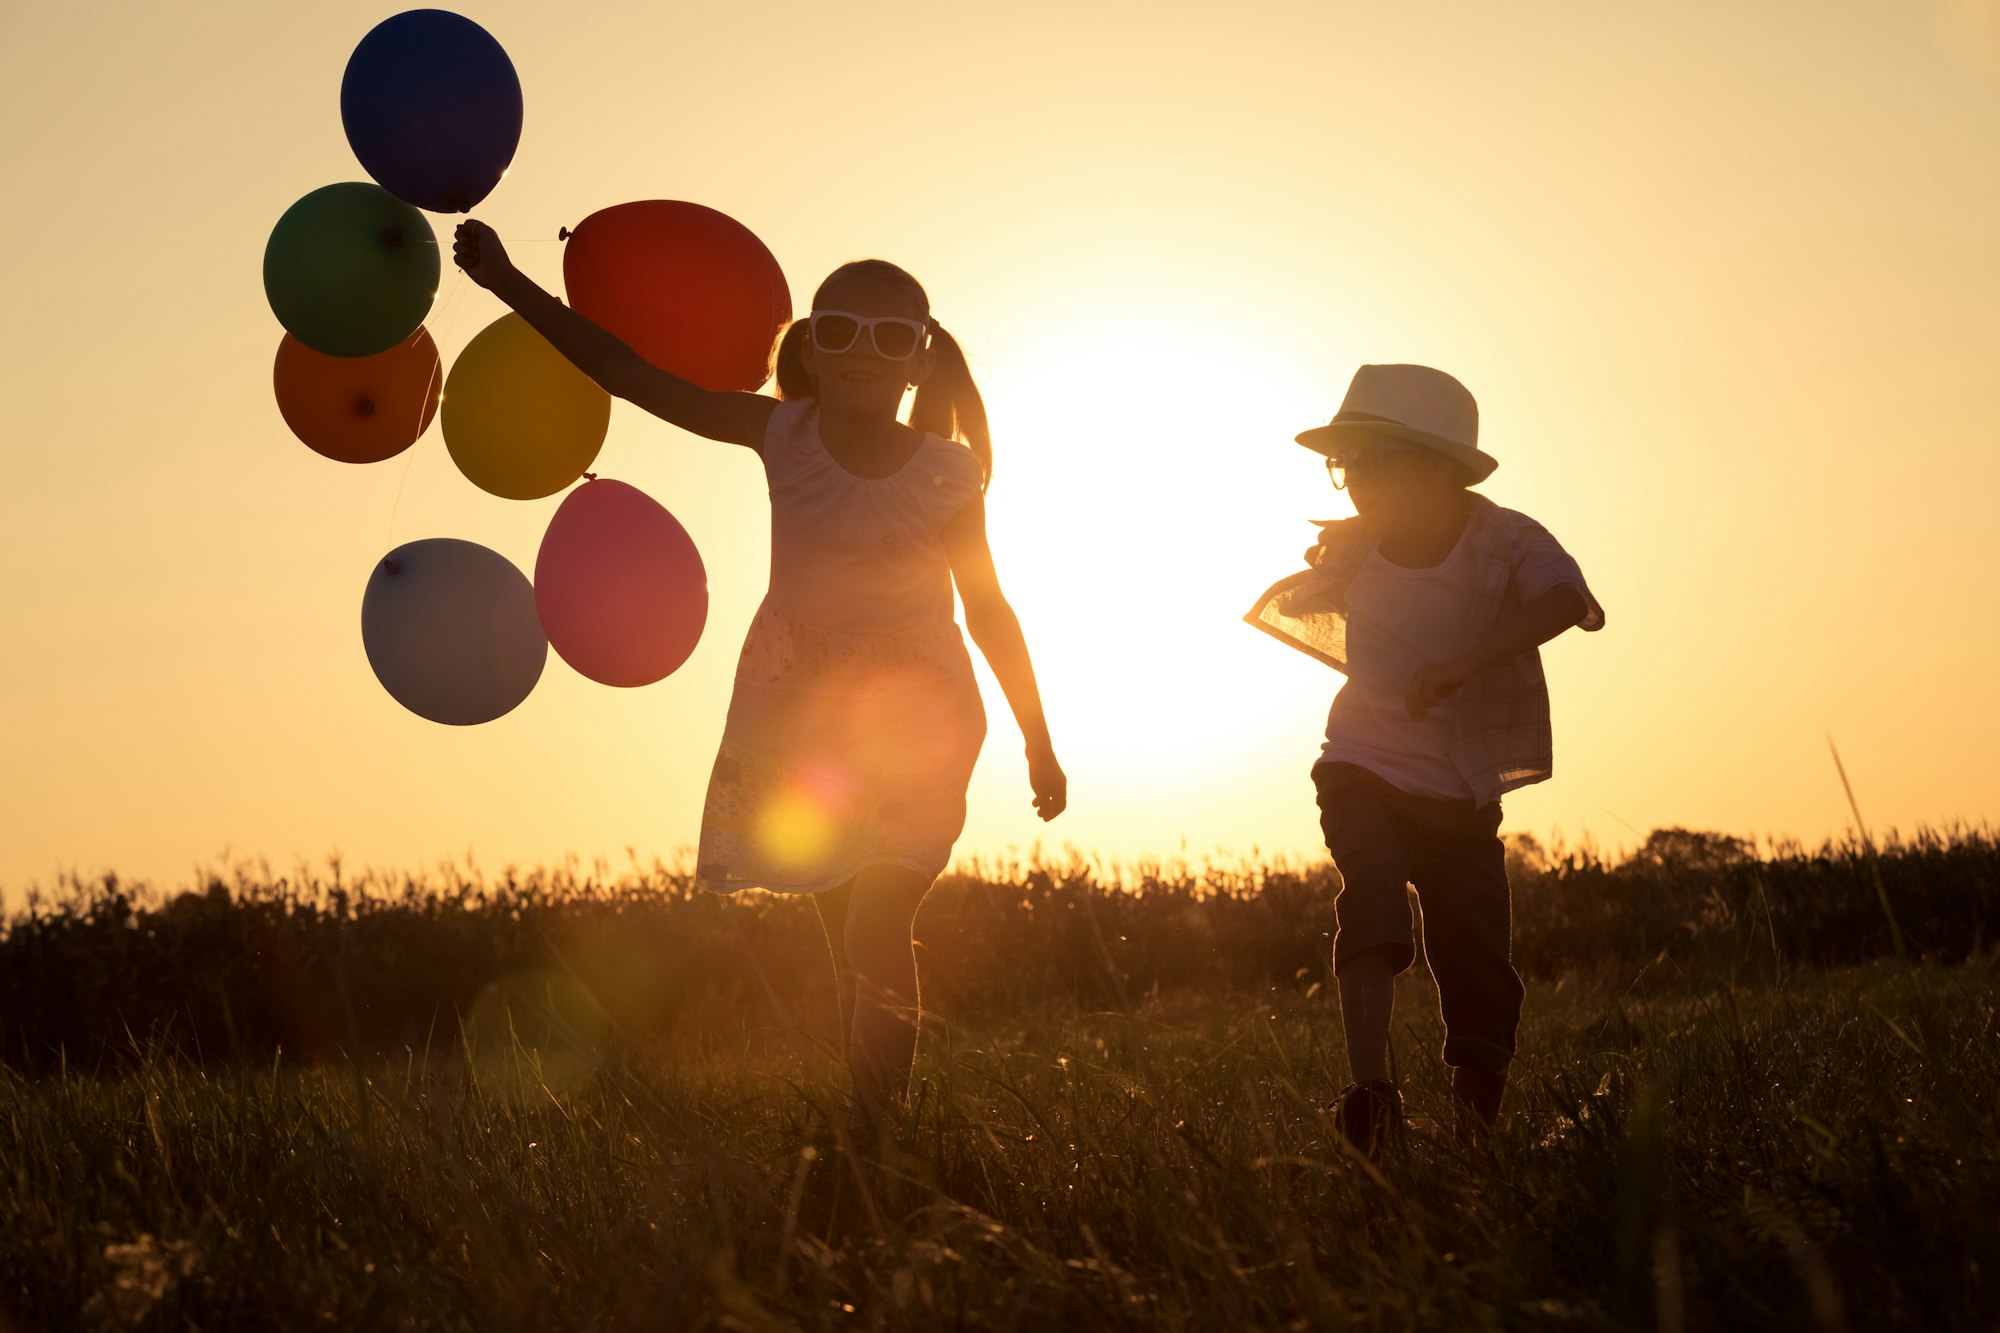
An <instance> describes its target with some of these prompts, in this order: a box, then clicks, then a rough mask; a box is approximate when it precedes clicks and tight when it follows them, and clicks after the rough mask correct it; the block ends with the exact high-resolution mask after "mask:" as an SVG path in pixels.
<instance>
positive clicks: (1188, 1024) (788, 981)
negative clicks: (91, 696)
mask: <svg viewBox="0 0 2000 1333" xmlns="http://www.w3.org/2000/svg"><path fill="white" fill-rule="evenodd" d="M1874 851H1875V852H1876V853H1878V854H1879V855H1875V856H1873V857H1871V855H1870V851H1869V849H1868V848H1867V847H1863V846H1860V845H1846V844H1839V845H1831V846H1828V847H1824V848H1821V849H1819V850H1818V851H1815V852H1806V851H1804V850H1802V849H1798V848H1777V849H1770V850H1767V851H1765V852H1764V853H1763V854H1756V853H1755V852H1754V851H1753V849H1751V848H1750V847H1748V846H1747V845H1746V844H1743V843H1741V842H1738V841H1736V840H1733V839H1728V838H1721V837H1717V836H1715V835H1702V834H1690V833H1687V832H1685V831H1680V830H1665V831H1662V832H1660V833H1657V834H1655V835H1654V836H1653V837H1652V838H1650V839H1649V840H1648V841H1647V843H1646V845H1645V846H1644V847H1643V848H1642V849H1641V850H1640V852H1639V853H1638V854H1637V855H1635V856H1633V857H1631V858H1629V859H1628V860H1626V861H1624V862H1621V863H1619V864H1615V865H1612V864H1606V863H1604V862H1602V861H1601V860H1598V859H1596V858H1592V857H1589V856H1584V855H1574V854H1564V853H1557V854H1555V855H1549V854H1546V853H1544V852H1543V851H1542V849H1539V848H1537V847H1535V846H1533V845H1532V844H1531V843H1527V842H1522V843H1519V844H1517V845H1516V846H1515V847H1514V849H1513V859H1514V861H1515V865H1514V872H1515V879H1516V883H1517V892H1516V902H1517V917H1518V932H1517V934H1518V945H1517V954H1518V957H1519V961H1520V962H1521V965H1522V967H1523V970H1524V971H1525V972H1526V973H1527V974H1528V976H1529V979H1530V985H1529V999H1528V1006H1527V1010H1526V1015H1525V1026H1524V1030H1523V1032H1522V1034H1521V1055H1520V1057H1519V1059H1518V1060H1517V1063H1516V1065H1515V1070H1514V1083H1513V1086H1512V1088H1511V1089H1510V1091H1509V1094H1508V1101H1507V1116H1506V1119H1505V1121H1504V1123H1503V1126H1502V1129H1501V1131H1500V1133H1499V1135H1498V1136H1497V1138H1496V1139H1495V1141H1494V1143H1493V1144H1492V1146H1491V1148H1490V1150H1478V1149H1468V1148H1465V1147H1462V1146H1460V1145H1458V1144H1456V1143H1455V1141H1454V1139H1453V1137H1452V1135H1451V1134H1450V1133H1449V1132H1448V1125H1449V1121H1450V1098H1449V1092H1448V1089H1447V1085H1446V1079H1445V1071H1444V1070H1443V1068H1442V1067H1441V1066H1440V1064H1439V1063H1438V1060H1437V1051H1438V1048H1439V1046H1440V1044H1441V1037H1442V1034H1441V1032H1440V1030H1439V1026H1438V1020H1437V1017H1436V1001H1435V995H1434V992H1433V991H1432V988H1431V986H1430V983H1429V981H1428V978H1427V977H1425V976H1424V975H1423V974H1422V972H1421V970H1420V969H1419V970H1417V971H1413V972H1411V973H1409V974H1406V975H1405V976H1404V977H1402V978H1401V979H1400V980H1399V982H1398V1027H1397V1031H1396V1034H1395V1054H1394V1058H1395V1062H1396V1066H1397V1068H1398V1069H1399V1070H1400V1071H1401V1072H1402V1076H1403V1082H1404V1085H1405V1090H1406V1096H1407V1099H1408V1106H1409V1109H1410V1112H1411V1126H1410V1132H1409V1133H1408V1135H1407V1136H1406V1140H1405V1142H1404V1144H1403V1146H1402V1148H1401V1150H1400V1151H1399V1152H1398V1153H1397V1154H1395V1155H1394V1156H1392V1157H1391V1159H1389V1160H1388V1161H1385V1162H1384V1163H1382V1164H1381V1165H1379V1166H1376V1165H1371V1164H1368V1163H1365V1162H1362V1161H1360V1160H1358V1159H1356V1158H1354V1157H1353V1156H1352V1155H1351V1154H1349V1153H1348V1152H1347V1151H1346V1150H1345V1149H1344V1147H1343V1146H1342V1144H1341V1143H1340V1141H1339V1140H1338V1139H1337V1137H1336V1136H1334V1135H1332V1134H1331V1133H1330V1132H1329V1128H1328V1125H1327V1122H1326V1119H1325V1116H1324V1113H1323V1110H1322V1108H1323V1106H1324V1103H1325V1102H1326V1101H1327V1099H1328V1098H1329V1097H1330V1096H1331V1095H1332V1094H1333V1092H1334V1090H1335V1089H1336V1088H1337V1086H1338V1085H1339V1084H1340V1083H1341V1082H1343V1081H1344V1076H1345V1068H1344V1062H1343V1059H1342V1056H1341V1054H1340V1051H1339V1024H1338V1015H1337V1011H1336V1008H1335V1006H1334V1005H1333V1003H1332V999H1331V996H1330V995H1329V993H1328V990H1327V987H1326V984H1325V978H1324V975H1323V968H1324V965H1325V952H1326V945H1327V937H1328V936H1329V935H1330V932H1331V930H1332V916H1331V904H1332V893H1333V888H1334V887H1335V886H1334V884H1333V883H1332V881H1331V880H1330V878H1329V877H1328V874H1327V873H1326V872H1325V871H1323V870H1320V869H1316V868H1298V867H1283V866H1265V867H1258V866H1248V867H1234V868H1231V867H1222V868H1215V867H1209V868H1204V869H1200V870H1192V869H1174V868H1160V867H1150V868H1147V867H1142V868H1139V869H1137V870H1136V871H1132V872H1129V873H1126V874H1124V875H1118V874H1114V873H1113V872H1111V871H1108V870H1107V869H1105V868H1104V867H1101V866H1097V865H1094V864H1091V863H1089V862H1086V861H1083V860H1080V859H1076V860H1072V861H1070V862H1067V863H1064V864H1060V865H1048V864H1043V865H1029V866H986V867H979V868H976V870H977V873H976V874H973V875H967V876H961V877H959V878H958V879H956V880H955V881H953V882H952V883H949V884H947V885H945V886H943V888H942V889H941V890H940V892H939V893H938V894H936V895H934V898H933V901H932V902H931V903H930V904H928V905H927V906H926V908H925V910H924V914H923V916H922V918H921V919H920V922H919V930H920V934H921V935H922V936H923V939H924V944H925V949H926V952H927V954H928V968H927V975H928V976H929V978H930V983H929V988H928V990H927V994H926V1000H927V1007H928V1016H927V1022H926V1030H925V1040H924V1046H923V1050H922V1054H921V1056H920V1063H919V1080H918V1085H917V1093H916V1097H915V1101H914V1105H913V1107H912V1109H911V1112H910V1114H909V1116H908V1118H907V1120H906V1122H905V1123H903V1124H902V1125H900V1126H898V1127H897V1132H896V1133H895V1134H894V1135H893V1136H890V1137H888V1138H885V1139H883V1140H880V1141H876V1140H869V1141H859V1142H857V1141H856V1140H855V1139H854V1138H853V1137H852V1136H851V1134H849V1132H848V1131H847V1130H846V1129H845V1125H846V1123H847V1120H846V1114H845V1111H844V1108H843V1106H842V1103H841V1098H840V1095H839V1078H838V1067H837V1062H836V1061H835V1060H834V1059H833V1057H832V1053H831V1051H830V1045H831V1041H830V1038H831V1033H830V1031H829V1026H830V1022H831V1016H832V1009H833V1004H832V996H831V986H830V983H829V981H828V978H827V976H826V973H827V970H828V969H827V965H826V962H825V955H824V952H823V945H822V944H821V942H820V940H819V939H818V926H817V923H816V921H815V920H814V918H813V913H812V911H811V908H810V906H809V905H805V904H801V903H796V902H789V901H783V900H775V899H769V898H755V897H750V898H743V899H738V900H721V899H715V898H711V897H706V896H703V895H700V894H696V893H694V892H692V891H691V890H690V889H689V887H688V885H687V883H686V881H685V879H684V878H683V877H678V876H676V875H674V874H671V873H669V872H667V871H665V870H663V869H659V868H654V869H651V870H639V869H636V868H635V870H634V871H632V872H631V873H630V874H628V875H626V876H624V877H621V878H617V879H613V878H612V877H609V876H607V875H605V874H603V873H602V872H595V873H592V874H588V875H585V874H581V873H578V872H577V871H576V870H575V869H574V868H573V867H572V868H564V869H559V870H557V871H554V872H542V873H539V874H535V875H506V876H502V877H501V878H500V879H499V880H498V881H497V882H482V881H480V880H479V879H478V878H477V877H476V876H471V875H462V876H460V875H455V876H451V877H448V878H447V877H444V876H442V875H438V876H433V877H432V878H430V879H428V880H424V879H404V880H401V881H398V882H395V883H390V882H387V881H386V880H385V879H384V878H383V877H379V876H378V877H374V878H372V879H364V881H363V882H361V883H355V882H352V881H349V880H346V879H344V878H343V877H342V876H341V873H340V871H339V870H338V869H335V870H334V873H333V875H332V877H331V878H329V879H320V878H317V877H316V876H314V875H311V874H306V875H301V876H299V877H296V878H288V879H279V878H274V877H272V876H270V875H269V874H268V873H266V872H263V871H262V870H249V869H245V870H243V871H241V872H238V873H236V874H233V875H232V876H230V877H229V878H228V879H227V880H225V879H224V878H223V877H220V876H218V877H215V878H214V879H213V880H212V882H209V883H207V884H205V885H202V886H200V887H198V888H197V889H195V890H193V891H190V892H187V893H183V894H180V895H177V896H166V895H160V894H155V893H152V892H149V891H146V890H144V889H132V888H128V887H127V886H124V885H121V884H118V883H116V882H112V881H99V882H96V883H93V884H89V885H81V884H71V885H69V886H68V888H67V891H66V892H64V893H62V894H60V895H58V896H57V897H56V898H55V899H54V900H53V901H37V902H36V903H34V904H33V905H32V906H31V907H29V908H28V909H27V910H25V911H23V912H21V913H20V914H18V915H17V916H16V917H15V918H14V919H13V921H12V922H11V923H10V925H9V927H8V930H7V932H6V935H5V938H4V939H0V987H4V998H3V999H0V1046H3V1047H4V1050H5V1052H6V1056H5V1059H4V1061H0V1328H11V1327H14V1326H16V1325H18V1326H21V1327H29V1328H33V1327H44V1326H46V1327H89V1328H105V1329H113V1328H138V1327H141V1326H144V1327H183V1326H186V1327H272V1328H298V1327H304V1326H308V1325H312V1326H332V1327H368V1328H378V1327H379V1328H427V1329H429V1328H442V1329H460V1328H464V1329H475V1328H476V1329H481V1330H489V1329H516V1328H519V1329H537V1330H541V1329H622V1328H659V1327H667V1328H682V1327H685V1328H731V1329H744V1328H751V1329H762V1328H772V1329H776V1328H936V1327H968V1328H996V1329H1017V1328H1024V1329H1036V1330H1043V1331H1045V1330H1048V1329H1051V1328H1055V1327H1070V1326H1077V1327H1109V1328H1135V1329H1136V1328H1145V1329H1154V1328H1169V1329H1173V1328H1187V1329H1209V1328H1263V1327H1277V1328H1321V1327H1326V1328H1342V1327H1356V1328H1361V1327H1366V1328H1387V1329H1431V1328H1453V1329H1458V1328H1464V1329H1515V1328H1575V1329H1666V1330H1681V1329H1706V1328H1758V1329H1767V1328H1801V1329H1817V1330H1831V1329H1857V1330H1858V1329H1870V1328H1877V1327H1891V1328H1894V1327H1909V1328H1925V1329H1955V1328H1965V1329H1992V1328H1994V1327H2000V1283H1997V1282H1996V1275H2000V1226H1996V1223H1995V1220H1994V1213H1995V1209H1994V1206H1993V1205H1994V1201H1995V1200H1996V1199H2000V1130H1997V1129H1996V1113H1997V1112H2000V1107H1996V1105H1995V1090H1996V1089H1997V1088H2000V1041H1996V1036H2000V1022H1996V1008H2000V984H1996V983H2000V959H1996V958H1995V956H1994V954H1993V952H1992V947H1991V944H1992V927H1993V923H1994V921H1995V919H1996V914H1995V911H1994V907H1995V904H1994V893H1995V887H1994V886H1995V883H1996V879H2000V876H1996V874H1995V871H1996V869H2000V857H1996V844H1995V842H1994V840H1993V838H1992V837H1991V836H1990V835H1988V834H1986V833H1983V832H1963V833H1960V834H1958V835H1957V836H1953V837H1939V836H1919V837H1917V838H1913V839H1907V840H1901V841H1898V840H1893V839H1892V840H1890V841H1889V842H1888V843H1887V844H1886V845H1882V846H1879V847H1876V848H1874ZM1878 874H1879V880H1878V878H1877V875H1878ZM1135 890H1138V891H1135ZM1878 895H1886V896H1887V897H1888V898H1889V899H1890V900H1892V901H1893V904H1894V908H1895V919H1896V920H1897V921H1898V922H1899V928H1900V930H1901V932H1902V934H1903V935H1904V936H1905V937H1906V941H1907V947H1908V949H1909V951H1910V953H1911V963H1910V965H1909V966H1907V967H1905V966H1901V965H1898V964H1896V963H1894V962H1892V961H1891V960H1892V959H1893V958H1894V956H1895V952H1896V951H1895V947H1894V946H1895V941H1894V939H1893V938H1892V937H1891V934H1890V931H1889V927H1888V925H1887V922H1886V920H1885V916H1884V913H1883V912H1882V910H1881V907H1880V899H1879V898H1878Z"/></svg>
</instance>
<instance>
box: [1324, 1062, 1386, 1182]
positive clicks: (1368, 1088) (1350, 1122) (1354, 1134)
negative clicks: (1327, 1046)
mask: <svg viewBox="0 0 2000 1333" xmlns="http://www.w3.org/2000/svg"><path fill="white" fill-rule="evenodd" d="M1333 1123H1334V1124H1335V1126H1336V1127H1338V1128H1339V1130H1340V1132H1341V1135H1342V1136H1343V1137H1345V1138H1346V1140H1347V1141H1348V1142H1349V1143H1351V1144H1353V1145H1354V1146H1355V1147H1357V1148H1359V1149H1360V1150H1361V1152H1362V1154H1363V1155H1364V1156H1366V1157H1367V1158H1368V1160H1369V1161H1371V1162H1372V1161H1374V1160H1376V1159H1377V1158H1379V1157H1380V1156H1381V1155H1382V1149H1383V1145H1385V1144H1386V1143H1388V1142H1389V1140H1390V1139H1391V1137H1392V1136H1393V1135H1394V1134H1395V1133H1396V1132H1397V1131H1398V1130H1400V1129H1401V1128H1402V1127H1403V1094H1402V1093H1400V1092H1398V1091H1396V1085H1395V1084H1393V1083H1391V1082H1389V1080H1387V1079H1385V1078H1378V1079H1373V1080H1371V1081H1369V1082H1367V1083H1350V1084H1348V1085H1347V1086H1346V1087H1345V1088H1342V1089H1341V1092H1340V1097H1339V1098H1338V1099H1337V1100H1336V1101H1335V1102H1334V1104H1333Z"/></svg>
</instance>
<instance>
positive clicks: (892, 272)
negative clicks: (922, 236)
mask: <svg viewBox="0 0 2000 1333" xmlns="http://www.w3.org/2000/svg"><path fill="white" fill-rule="evenodd" d="M846 277H869V278H884V277H886V278H892V279H894V280H896V281H898V282H906V283H908V284H909V286H910V291H911V292H912V293H913V294H914V295H915V297H916V302H917V313H918V317H919V318H921V319H922V320H923V321H924V323H925V324H927V325H929V326H930V331H931V351H932V353H933V355H934V358H935V359H934V360H933V361H932V363H931V373H930V375H929V376H928V377H927V378H926V379H925V380H924V382H923V383H922V384H921V385H919V386H918V387H917V396H916V400H915V401H914V402H912V403H911V404H910V425H911V427H912V428H914V429H916V430H921V431H928V432H930V433H931V434H933V435H942V436H944V437H945V438H946V439H947V440H963V441H965V443H966V444H967V445H968V446H969V447H970V448H971V450H972V452H973V453H974V454H976V455H977V456H978V458H979V467H980V471H981V472H982V473H983V474H984V477H985V480H987V481H991V480H992V478H993V436H992V434H991V432H990V431H989V430H988V429H987V426H986V400H985V399H983V398H981V397H980V396H979V386H978V385H976V384H974V383H973V382H972V367H970V366H968V365H967V364H966V363H965V352H964V350H963V349H961V348H960V347H959V345H958V340H957V339H956V338H954V337H952V336H951V335H950V334H949V333H946V332H945V331H944V330H943V329H942V328H940V327H938V324H937V321H936V320H933V319H932V318H931V299H930V297H929V296H927V295H925V293H924V288H923V284H922V283H920V282H918V281H917V280H916V279H915V278H913V277H911V276H910V275H909V274H908V273H907V272H905V271H904V270H903V269H900V268H898V267H896V265H894V264H891V263H889V262H888V261H887V260H882V259H857V260H855V261H853V262H852V263H848V264H842V265H841V266H840V267H839V268H837V269H835V270H834V271H833V272H832V273H830V274H828V275H827V279H826V281H825V282H822V283H821V284H820V285H819V290H818V291H816V292H814V293H813V308H814V309H818V308H819V307H820V306H821V305H822V304H823V303H824V302H823V298H824V297H825V296H826V294H827V291H828V289H830V288H831V287H833V286H834V285H835V284H836V283H838V282H839V281H840V280H841V279H842V278H846ZM810 336H812V335H811V325H810V323H809V322H808V321H807V320H804V319H799V320H794V321H793V322H792V325H791V327H790V328H788V329H786V330H785V332H784V335H783V336H782V337H780V338H779V339H778V352H777V355H776V356H775V357H774V358H773V360H774V361H776V363H777V376H778V397H779V398H780V399H782V400H783V401H785V402H792V401H794V400H796V399H800V398H812V397H814V396H816V395H817V393H818V391H819V386H817V385H816V384H814V383H813V380H812V376H810V375H808V374H806V363H805V357H804V356H802V355H801V354H800V350H799V349H800V348H801V347H803V346H804V345H805V341H806V339H807V338H809V337H810Z"/></svg>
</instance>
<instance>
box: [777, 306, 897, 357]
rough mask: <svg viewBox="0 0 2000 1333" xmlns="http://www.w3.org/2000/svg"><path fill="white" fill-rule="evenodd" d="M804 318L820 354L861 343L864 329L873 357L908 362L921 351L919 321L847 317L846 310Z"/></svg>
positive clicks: (876, 316)
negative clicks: (873, 351)
mask: <svg viewBox="0 0 2000 1333" xmlns="http://www.w3.org/2000/svg"><path fill="white" fill-rule="evenodd" d="M806 319H807V324H808V327H810V328H811V330H812V341H813V346H814V347H817V348H819V350H820V351H822V352H831V353H833V354H835V355H838V354H839V353H841V352H845V351H848V350H850V349H851V348H853V346H854V345H855V344H856V343H858V342H860V341H861V331H862V330H863V329H866V330H867V331H868V341H869V342H871V343H873V344H874V346H875V354H876V355H877V356H880V357H884V358H886V359H887V360H890V361H907V360H909V359H910V358H911V357H913V356H915V355H916V354H917V353H918V352H921V351H922V350H923V349H924V322H923V321H922V320H920V319H899V318H897V317H896V316H894V315H875V316H872V317H871V316H867V315H850V314H848V313H847V312H846V311H845V310H815V311H813V312H812V314H810V315H808V316H807V317H806Z"/></svg>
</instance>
